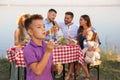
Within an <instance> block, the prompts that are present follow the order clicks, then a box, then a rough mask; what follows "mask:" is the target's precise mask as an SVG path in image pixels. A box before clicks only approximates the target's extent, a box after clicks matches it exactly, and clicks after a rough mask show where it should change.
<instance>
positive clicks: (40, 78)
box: [24, 14, 62, 80]
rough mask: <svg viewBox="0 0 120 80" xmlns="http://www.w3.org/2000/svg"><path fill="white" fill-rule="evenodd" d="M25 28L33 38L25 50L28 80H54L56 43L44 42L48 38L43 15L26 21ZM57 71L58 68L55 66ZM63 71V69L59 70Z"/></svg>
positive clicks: (33, 16)
mask: <svg viewBox="0 0 120 80" xmlns="http://www.w3.org/2000/svg"><path fill="white" fill-rule="evenodd" d="M25 28H26V30H27V32H28V34H29V35H30V37H31V41H30V42H29V43H28V44H27V45H26V46H25V48H24V59H25V63H26V68H27V75H26V76H27V79H26V80H53V78H52V74H51V69H52V50H53V48H54V43H53V42H52V41H49V42H48V43H47V44H46V43H45V42H44V41H43V39H44V38H45V36H46V31H45V27H44V24H43V17H42V16H41V15H37V14H35V15H31V17H30V18H29V19H27V20H26V21H25ZM54 67H55V68H54V69H56V66H54ZM59 69H60V70H59V71H62V67H61V68H59Z"/></svg>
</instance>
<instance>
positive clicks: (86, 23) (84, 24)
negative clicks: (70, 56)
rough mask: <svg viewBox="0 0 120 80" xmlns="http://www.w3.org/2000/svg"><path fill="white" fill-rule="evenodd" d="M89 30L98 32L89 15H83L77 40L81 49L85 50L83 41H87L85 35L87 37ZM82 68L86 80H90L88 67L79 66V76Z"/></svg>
mask: <svg viewBox="0 0 120 80" xmlns="http://www.w3.org/2000/svg"><path fill="white" fill-rule="evenodd" d="M88 30H92V31H95V32H96V30H95V28H93V27H92V24H91V20H90V17H89V16H88V15H82V16H81V17H80V27H79V29H78V38H77V40H78V44H79V45H80V47H81V49H83V48H84V46H83V41H84V40H85V35H86V32H87V31H88ZM88 50H97V49H94V48H93V49H88ZM80 67H82V68H83V70H84V72H85V74H86V79H88V80H89V78H90V75H89V72H88V69H87V67H86V65H81V64H78V68H77V69H78V70H77V75H78V74H79V71H80Z"/></svg>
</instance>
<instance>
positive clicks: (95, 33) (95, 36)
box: [87, 30, 98, 42]
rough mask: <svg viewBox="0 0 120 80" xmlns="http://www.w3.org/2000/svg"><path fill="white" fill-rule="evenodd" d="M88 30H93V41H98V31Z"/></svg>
mask: <svg viewBox="0 0 120 80" xmlns="http://www.w3.org/2000/svg"><path fill="white" fill-rule="evenodd" d="M88 31H91V32H93V36H92V39H91V41H95V42H98V34H97V32H95V31H93V30H88ZM88 31H87V32H88Z"/></svg>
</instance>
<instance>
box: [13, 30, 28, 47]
mask: <svg viewBox="0 0 120 80" xmlns="http://www.w3.org/2000/svg"><path fill="white" fill-rule="evenodd" d="M19 35H20V31H19V29H16V30H15V32H14V45H15V46H24V45H25V44H26V40H24V41H22V42H19Z"/></svg>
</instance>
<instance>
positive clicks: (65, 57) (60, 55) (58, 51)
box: [53, 45, 84, 64]
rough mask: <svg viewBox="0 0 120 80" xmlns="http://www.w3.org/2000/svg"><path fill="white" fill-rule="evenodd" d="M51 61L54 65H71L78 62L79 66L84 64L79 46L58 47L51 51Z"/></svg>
mask: <svg viewBox="0 0 120 80" xmlns="http://www.w3.org/2000/svg"><path fill="white" fill-rule="evenodd" d="M53 61H54V63H55V64H57V63H61V64H65V63H71V62H75V61H78V62H79V63H80V64H83V62H84V55H83V53H82V51H81V48H80V47H79V45H73V46H68V45H64V46H59V47H57V48H54V50H53Z"/></svg>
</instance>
